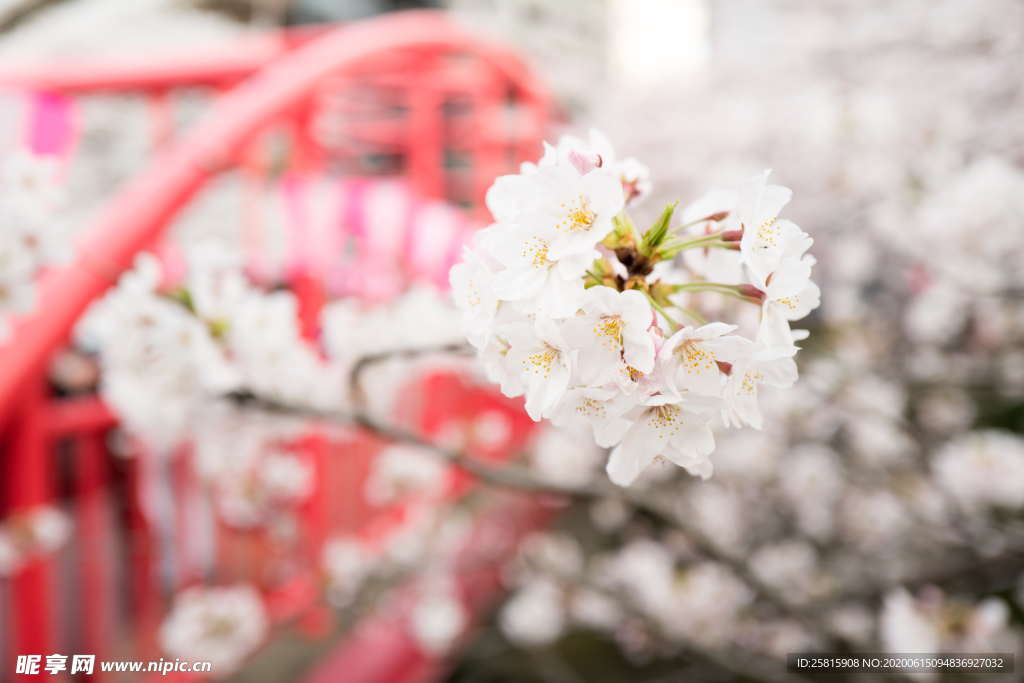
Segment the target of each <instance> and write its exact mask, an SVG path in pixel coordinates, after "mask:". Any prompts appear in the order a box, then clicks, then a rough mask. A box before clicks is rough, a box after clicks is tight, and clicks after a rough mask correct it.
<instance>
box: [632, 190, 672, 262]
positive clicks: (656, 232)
mask: <svg viewBox="0 0 1024 683" xmlns="http://www.w3.org/2000/svg"><path fill="white" fill-rule="evenodd" d="M678 204H679V202H672V203H671V204H669V205H668V206H666V207H665V210H664V211H662V212H661V215H660V216H658V220H656V221H655V222H654V225H652V226H651V228H650V229H649V230H648V231H647V232H645V233H644V237H643V241H642V242H641V245H640V251H641V252H642V253H643V254H645V255H650V254H651V253H653V251H654V250H655V249H657V248H658V245H660V244H661V243H662V242H664V241H665V238H666V237H667V236H668V226H669V224H670V223H671V222H672V214H673V213H675V210H676V206H677V205H678Z"/></svg>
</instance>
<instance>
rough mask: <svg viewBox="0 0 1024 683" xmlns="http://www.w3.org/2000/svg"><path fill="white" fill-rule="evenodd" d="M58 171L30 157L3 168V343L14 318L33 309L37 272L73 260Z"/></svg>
mask: <svg viewBox="0 0 1024 683" xmlns="http://www.w3.org/2000/svg"><path fill="white" fill-rule="evenodd" d="M56 171H57V168H56V166H55V164H54V163H53V160H52V159H50V158H47V157H39V156H33V155H31V154H29V153H27V152H26V153H18V154H11V155H9V156H7V157H6V158H5V159H4V161H3V162H2V163H0V340H2V339H3V338H5V337H7V336H8V334H9V333H10V319H11V317H13V316H16V315H22V314H25V313H28V312H29V311H31V310H32V309H33V308H34V307H35V302H36V279H37V277H38V275H39V272H40V271H41V270H42V269H43V268H46V267H47V266H50V265H52V264H54V263H59V262H62V261H65V260H66V259H67V258H68V257H69V256H70V249H69V244H70V242H69V240H68V239H67V235H66V234H65V230H64V228H65V227H66V225H65V224H64V223H63V222H62V221H60V220H59V219H58V215H57V214H58V209H59V208H60V206H61V203H62V199H63V196H62V193H61V191H60V189H59V186H58V184H57V173H56Z"/></svg>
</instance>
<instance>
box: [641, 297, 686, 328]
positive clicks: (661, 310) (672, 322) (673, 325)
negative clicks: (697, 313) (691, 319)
mask: <svg viewBox="0 0 1024 683" xmlns="http://www.w3.org/2000/svg"><path fill="white" fill-rule="evenodd" d="M644 293H645V294H647V300H648V301H650V302H651V306H652V307H654V310H656V311H657V312H658V313H660V314H661V316H662V317H663V318H665V320H666V321H667V322H668V324H669V326H670V327H671V328H672V331H673V332H675V331H676V330H678V329H679V328H680V327H682V325H680V324H679V323H678V322H676V321H675V319H673V318H672V316H670V315H669V314H668V312H667V311H666V310H665V308H664V307H663V306H662V305H661V304H659V303H658V302H657V301H655V300H654V297H653V296H651V295H650V294H648V293H647V292H644Z"/></svg>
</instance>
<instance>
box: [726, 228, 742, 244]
mask: <svg viewBox="0 0 1024 683" xmlns="http://www.w3.org/2000/svg"><path fill="white" fill-rule="evenodd" d="M741 239H743V231H742V230H726V231H725V232H723V233H722V241H723V242H739V241H740V240H741Z"/></svg>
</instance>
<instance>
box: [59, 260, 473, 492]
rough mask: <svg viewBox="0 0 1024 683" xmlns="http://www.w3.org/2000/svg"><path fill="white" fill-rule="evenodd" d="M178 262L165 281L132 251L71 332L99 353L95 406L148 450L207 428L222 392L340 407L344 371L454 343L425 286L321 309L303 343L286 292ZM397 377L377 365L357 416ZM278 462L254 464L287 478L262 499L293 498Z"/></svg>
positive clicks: (404, 375) (344, 403)
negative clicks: (178, 273) (316, 330)
mask: <svg viewBox="0 0 1024 683" xmlns="http://www.w3.org/2000/svg"><path fill="white" fill-rule="evenodd" d="M185 257H186V258H185V261H186V268H185V274H184V276H182V277H179V278H177V279H174V278H172V277H170V275H169V271H170V270H171V269H169V268H167V267H165V265H164V264H163V263H162V262H161V261H160V260H158V259H157V258H155V257H153V256H152V255H149V254H142V255H140V257H139V258H138V259H137V263H136V266H135V268H134V269H132V270H131V271H128V272H126V273H125V274H124V275H123V276H122V277H121V278H120V280H119V282H118V285H117V287H116V288H114V289H113V290H112V291H111V292H110V293H109V294H108V295H107V296H106V297H105V298H104V299H103V300H101V301H100V302H98V303H97V305H95V306H94V307H93V308H92V309H90V311H89V313H88V314H87V316H86V318H85V319H84V320H83V321H82V322H81V323H80V324H79V326H78V329H77V336H78V340H79V343H80V345H81V346H83V347H85V348H89V349H95V350H96V351H97V352H98V354H99V358H100V364H101V367H102V379H101V386H100V391H101V393H102V394H103V397H104V399H105V400H106V401H107V403H108V404H109V405H110V406H111V407H112V408H113V409H114V410H115V411H116V412H117V413H118V415H119V417H120V418H121V420H122V422H123V423H124V424H125V425H126V426H127V427H128V429H129V430H130V431H131V432H132V433H133V434H135V435H136V436H139V437H141V438H142V439H143V440H144V441H145V442H146V443H148V444H149V445H150V446H152V447H155V448H157V449H159V450H167V449H169V448H170V447H172V446H174V445H176V444H177V443H180V442H181V441H182V440H183V439H185V438H187V437H189V436H190V435H192V434H194V433H196V431H197V429H198V427H199V426H200V425H201V424H202V423H205V422H210V421H211V420H210V419H209V418H210V403H211V401H216V400H217V399H220V398H224V397H225V396H227V395H229V394H231V393H232V392H240V391H248V392H251V393H254V394H256V395H259V396H261V397H264V398H268V399H272V400H275V401H278V402H281V403H284V404H288V405H292V406H296V407H298V408H312V409H321V410H338V409H344V408H346V407H349V406H350V399H351V397H350V396H349V394H348V389H349V375H350V372H351V369H352V366H353V365H354V364H355V363H356V362H358V360H359V359H360V358H362V357H363V356H366V355H368V354H371V353H378V352H382V351H389V350H396V349H402V348H408V347H415V346H431V345H434V344H443V343H451V342H455V341H457V339H458V337H457V334H458V333H457V332H451V330H452V329H453V328H455V327H456V318H455V311H454V309H453V308H452V307H451V305H450V303H449V302H448V301H446V299H445V298H444V297H443V296H441V294H440V293H439V292H437V291H436V290H433V289H428V288H418V289H412V290H410V291H409V292H407V293H405V294H404V295H403V296H401V297H399V298H397V299H396V300H394V301H391V302H388V303H386V304H378V305H374V306H370V305H367V304H364V303H362V302H359V301H355V300H351V299H341V300H336V301H332V302H330V303H328V304H327V305H326V306H325V307H324V309H323V311H322V312H321V316H320V321H319V322H320V329H321V333H320V336H319V338H316V339H310V338H307V337H305V336H304V335H303V333H302V330H301V329H300V326H299V316H298V300H297V298H296V297H295V295H294V294H293V293H292V292H290V291H287V290H278V291H266V290H265V289H263V288H261V287H259V286H258V285H256V284H254V283H253V282H251V281H250V280H249V279H248V277H247V276H246V274H245V271H244V268H243V267H242V266H241V264H240V263H239V261H238V259H237V258H236V257H235V254H233V253H232V252H231V250H230V249H229V248H227V247H225V246H223V245H220V244H219V243H208V244H202V245H194V246H193V247H192V248H191V249H190V250H189V251H188V252H187V253H186V255H185ZM408 372H409V364H408V363H396V364H386V363H382V364H380V365H379V366H376V367H375V368H374V369H373V371H372V372H370V373H368V382H369V381H370V380H372V383H373V391H370V392H367V395H366V397H365V400H366V403H367V408H368V409H369V410H371V411H372V412H375V413H376V412H381V413H384V414H386V413H387V411H388V409H389V408H390V407H391V404H392V402H393V400H394V399H395V396H396V395H397V394H396V392H397V391H398V389H399V387H400V386H401V385H402V383H404V382H406V381H408V378H409V374H408ZM228 450H232V451H235V452H242V451H241V450H239V449H237V448H233V447H232V448H229V449H228ZM245 452H246V453H248V452H249V451H245ZM256 460H260V461H261V462H264V459H263V456H262V455H260V456H258V457H257V456H253V458H251V459H249V460H248V461H246V462H247V463H248V464H244V463H243V462H242V458H236V459H235V460H234V461H233V462H232V464H231V465H230V467H228V466H227V465H224V466H218V467H221V469H223V467H228V469H230V470H231V471H232V472H233V475H232V476H231V477H230V479H236V478H237V475H240V472H241V470H240V469H238V468H242V469H244V470H245V471H247V472H249V474H247V475H245V477H243V478H248V477H249V475H252V476H255V477H257V478H258V477H259V476H261V475H259V473H258V471H259V470H260V469H262V468H263V465H260V466H259V467H255V463H256ZM288 460H289V459H288V458H285V459H283V460H282V459H281V458H277V459H272V460H270V461H265V462H264V464H271V463H273V462H276V463H278V465H281V466H282V467H283V468H284V469H285V470H287V471H288V472H290V473H291V474H290V475H289V478H290V479H293V484H294V486H293V487H292V489H291V490H290V491H288V492H285V491H277V492H276V493H271V492H270V491H269V490H268V491H267V495H268V496H270V497H272V498H273V497H276V498H278V499H280V497H281V496H282V495H284V496H286V497H291V498H295V497H296V496H298V497H301V491H302V490H303V489H304V488H305V486H304V485H303V484H302V481H303V480H304V479H305V477H304V476H303V474H302V473H301V471H300V470H301V469H302V468H301V467H293V466H292V465H286V463H287V462H288ZM235 465H237V466H238V468H236V467H235ZM253 467H255V469H253ZM238 485H239V484H238V481H234V482H233V483H231V484H230V486H235V487H237V486H238ZM242 489H244V490H246V491H249V492H250V493H251V492H252V491H253V489H252V488H251V487H241V488H240V490H242Z"/></svg>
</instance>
